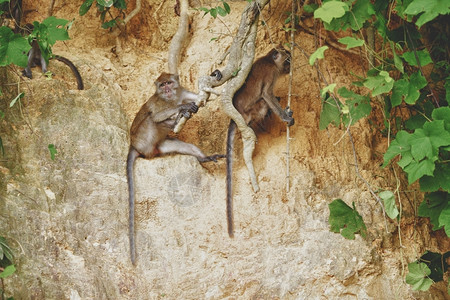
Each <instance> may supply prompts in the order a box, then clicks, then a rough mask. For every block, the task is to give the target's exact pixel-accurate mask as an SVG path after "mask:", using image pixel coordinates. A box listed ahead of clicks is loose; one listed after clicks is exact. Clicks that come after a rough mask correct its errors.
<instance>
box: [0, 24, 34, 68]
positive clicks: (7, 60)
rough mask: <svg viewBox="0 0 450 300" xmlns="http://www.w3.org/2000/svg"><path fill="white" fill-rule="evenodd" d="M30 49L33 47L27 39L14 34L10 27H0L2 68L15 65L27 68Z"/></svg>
mask: <svg viewBox="0 0 450 300" xmlns="http://www.w3.org/2000/svg"><path fill="white" fill-rule="evenodd" d="M30 49H31V46H30V44H29V43H28V41H27V39H26V38H24V37H23V36H21V35H20V34H15V33H13V31H12V30H11V29H10V28H9V27H6V26H2V27H0V66H2V67H4V66H8V65H9V64H15V65H18V66H20V67H26V66H27V62H28V57H27V53H28V51H29V50H30Z"/></svg>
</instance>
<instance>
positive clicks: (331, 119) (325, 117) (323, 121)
mask: <svg viewBox="0 0 450 300" xmlns="http://www.w3.org/2000/svg"><path fill="white" fill-rule="evenodd" d="M340 123H341V112H340V111H339V107H338V106H337V105H336V101H335V100H334V99H333V98H331V97H330V95H329V94H326V95H325V96H324V97H322V112H321V113H320V121H319V129H320V130H323V129H326V128H327V127H328V125H329V124H333V125H334V126H336V127H338V126H339V124H340Z"/></svg>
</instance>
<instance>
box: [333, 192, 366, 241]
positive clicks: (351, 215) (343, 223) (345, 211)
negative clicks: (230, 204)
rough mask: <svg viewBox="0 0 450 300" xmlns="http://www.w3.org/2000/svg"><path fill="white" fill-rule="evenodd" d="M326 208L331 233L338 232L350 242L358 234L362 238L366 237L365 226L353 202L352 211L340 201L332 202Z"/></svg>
mask: <svg viewBox="0 0 450 300" xmlns="http://www.w3.org/2000/svg"><path fill="white" fill-rule="evenodd" d="M328 207H329V209H330V217H329V219H328V223H329V224H330V226H331V228H330V230H331V231H332V232H336V233H339V232H340V233H341V235H342V236H343V237H345V238H346V239H350V240H353V239H355V233H360V234H361V236H362V237H365V236H366V231H367V229H366V225H365V224H364V221H363V219H362V217H361V215H360V214H359V213H358V212H357V211H356V208H355V203H354V202H353V209H352V208H351V207H350V206H348V205H347V204H345V202H344V201H342V200H341V199H336V200H334V201H333V202H331V203H330V204H328ZM341 229H342V231H341Z"/></svg>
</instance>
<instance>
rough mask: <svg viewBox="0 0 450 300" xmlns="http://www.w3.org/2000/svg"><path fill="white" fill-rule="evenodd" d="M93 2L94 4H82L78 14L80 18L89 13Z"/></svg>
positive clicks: (87, 1) (88, 0) (87, 2)
mask: <svg viewBox="0 0 450 300" xmlns="http://www.w3.org/2000/svg"><path fill="white" fill-rule="evenodd" d="M93 2H94V0H86V1H84V2H83V4H81V6H80V9H79V11H78V14H79V15H80V16H84V15H85V14H86V13H87V12H88V11H89V9H90V8H91V6H92V3H93Z"/></svg>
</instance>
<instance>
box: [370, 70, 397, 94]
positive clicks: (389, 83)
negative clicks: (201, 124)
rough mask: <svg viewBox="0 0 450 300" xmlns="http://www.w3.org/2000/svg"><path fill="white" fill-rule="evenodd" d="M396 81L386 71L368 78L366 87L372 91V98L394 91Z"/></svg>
mask: <svg viewBox="0 0 450 300" xmlns="http://www.w3.org/2000/svg"><path fill="white" fill-rule="evenodd" d="M394 82H395V81H394V80H393V79H392V78H391V77H390V76H389V73H388V72H386V71H381V72H380V73H379V74H378V75H376V76H368V77H367V79H366V80H365V81H364V86H365V87H366V88H369V89H371V90H372V96H373V97H375V96H377V95H380V94H383V93H387V92H389V91H390V90H392V87H393V86H394Z"/></svg>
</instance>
